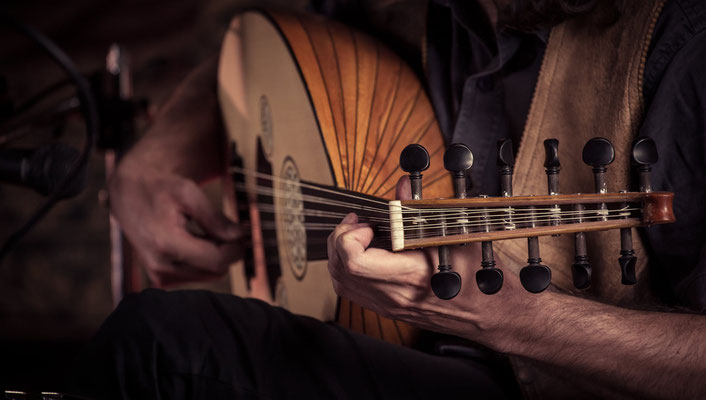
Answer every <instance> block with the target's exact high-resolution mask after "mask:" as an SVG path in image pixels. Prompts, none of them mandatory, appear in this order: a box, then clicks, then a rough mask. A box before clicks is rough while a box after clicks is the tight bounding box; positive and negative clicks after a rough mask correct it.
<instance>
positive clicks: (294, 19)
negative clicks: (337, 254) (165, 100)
mask: <svg viewBox="0 0 706 400" xmlns="http://www.w3.org/2000/svg"><path fill="white" fill-rule="evenodd" d="M218 88H219V98H220V104H221V109H222V114H223V119H224V123H225V127H226V129H227V131H228V140H229V142H230V145H229V146H227V148H228V149H229V157H228V160H229V169H228V170H229V174H228V178H227V179H226V181H225V185H224V187H225V190H224V209H225V211H226V213H227V214H228V215H229V216H230V217H231V218H233V219H235V220H238V221H240V223H242V224H243V225H244V226H249V227H250V228H251V232H250V233H251V235H250V236H251V238H250V239H251V249H252V251H251V252H249V253H248V256H246V257H245V258H244V260H242V261H240V262H238V263H236V264H234V265H233V266H232V267H231V282H232V288H233V292H234V293H235V294H237V295H240V296H253V297H258V298H260V299H263V300H265V301H268V302H270V303H272V304H275V305H279V306H282V307H285V308H287V309H289V310H291V311H292V312H295V313H298V314H304V315H308V316H312V317H315V318H318V319H321V320H337V321H338V322H339V323H340V324H342V325H343V326H346V327H348V328H351V329H353V330H356V331H361V332H364V333H366V334H368V335H371V336H373V337H378V338H382V339H384V340H387V341H390V342H393V343H399V344H405V345H412V344H413V343H414V340H415V337H416V331H415V330H413V329H411V328H410V327H409V326H407V325H406V324H404V323H400V322H398V321H391V320H388V319H385V318H382V317H380V316H378V315H377V314H375V313H373V312H371V311H369V310H365V309H363V308H361V307H359V306H357V305H355V304H351V303H350V302H348V301H347V300H345V299H338V298H337V297H336V295H335V293H334V291H333V287H332V284H331V281H330V278H329V276H328V270H327V254H326V239H327V237H328V235H329V233H330V232H331V231H332V230H333V228H334V227H335V226H336V225H337V224H338V223H339V222H340V220H341V219H342V218H343V216H345V214H347V213H348V212H350V211H354V212H356V213H357V214H358V215H359V216H360V218H361V220H364V221H369V222H370V223H371V225H373V226H374V228H375V230H376V235H375V239H374V241H373V243H372V245H374V246H377V247H384V248H389V249H391V250H394V251H399V250H404V249H410V248H420V247H438V252H439V260H440V265H439V267H438V272H437V273H436V274H435V275H433V277H432V282H431V285H432V289H433V290H434V293H435V294H436V295H437V296H439V297H441V298H445V299H451V298H453V297H454V296H455V295H456V294H457V293H458V292H459V290H461V288H462V287H463V285H468V284H471V283H469V282H472V281H473V277H461V276H460V275H459V274H458V273H456V272H454V271H453V266H451V265H449V263H448V258H449V257H448V251H449V249H450V247H451V246H456V245H460V244H463V243H467V242H481V243H482V244H481V246H482V250H483V251H482V254H483V261H482V267H483V268H482V269H481V270H479V271H478V273H477V274H476V277H475V281H476V282H475V284H476V285H477V286H478V288H480V290H481V291H482V292H484V293H486V294H493V293H496V292H497V291H499V290H501V287H502V282H503V275H502V271H501V270H500V269H498V268H496V267H495V261H494V255H493V249H492V242H493V241H496V240H503V239H512V238H527V241H528V265H527V266H526V267H525V268H523V269H522V271H521V273H520V279H521V281H522V284H523V286H524V287H525V288H526V289H527V290H529V291H531V292H534V293H537V292H541V291H542V290H544V289H546V287H547V286H548V285H549V284H550V282H551V269H550V268H549V267H547V266H545V265H542V264H541V262H542V261H541V257H540V251H539V243H538V240H537V237H538V236H544V235H560V234H561V235H574V236H575V243H576V258H575V259H576V262H575V263H574V265H573V266H572V269H573V272H574V284H575V285H576V287H577V288H586V287H588V286H589V285H590V276H591V266H590V261H589V260H588V257H587V255H586V254H587V253H586V244H585V233H586V232H590V231H595V230H609V229H620V232H621V244H622V251H621V257H620V261H619V263H620V267H621V271H622V276H623V283H626V284H630V283H634V280H635V278H634V265H635V258H634V255H633V252H632V238H631V228H632V227H636V226H645V225H652V224H658V223H666V222H671V221H673V220H674V215H673V213H672V210H671V201H672V196H673V195H672V194H671V193H659V192H652V190H651V188H650V187H649V177H648V172H649V164H651V163H654V162H656V152H655V151H654V144H653V143H652V142H651V141H650V140H649V139H641V140H639V141H637V142H636V143H635V146H634V149H633V161H634V162H635V163H636V164H638V165H639V166H640V168H641V172H640V174H641V190H640V191H639V192H630V193H628V192H624V193H623V192H620V193H608V191H607V185H606V182H605V178H604V173H605V169H606V166H607V165H608V164H610V162H611V161H612V160H613V158H614V156H615V154H614V153H613V150H612V146H611V145H610V142H608V141H607V140H605V139H600V138H597V139H593V140H591V141H589V143H587V145H586V147H585V148H584V161H585V162H586V163H588V164H589V165H591V166H592V167H593V171H594V174H595V180H596V188H595V189H596V190H595V191H596V193H593V194H573V195H564V194H559V193H560V192H559V181H558V174H559V170H560V163H559V158H558V142H557V141H556V140H549V141H547V142H545V147H546V151H547V159H546V160H547V161H546V163H545V167H546V172H547V176H548V184H549V185H548V193H549V194H548V195H542V196H517V197H513V196H512V169H513V164H514V159H513V154H512V147H511V143H509V141H501V142H500V143H499V144H498V167H499V171H500V174H501V183H502V193H503V196H502V197H495V198H493V197H476V198H469V197H468V196H467V192H466V181H467V179H466V172H467V170H468V169H469V168H471V166H472V163H473V157H472V153H471V151H470V150H469V149H468V148H466V147H465V146H463V145H461V144H454V145H451V146H449V147H448V148H446V146H445V145H444V142H443V138H442V135H441V132H440V130H439V127H438V125H437V123H436V121H435V119H434V115H433V110H432V108H431V105H430V103H429V101H428V99H427V97H426V95H425V93H424V90H423V88H422V86H421V85H420V83H419V82H418V80H417V78H416V76H415V74H414V73H413V72H412V71H411V70H410V69H409V67H407V66H406V65H404V63H403V62H402V61H401V60H400V59H399V58H398V57H396V56H395V55H394V54H393V53H392V52H391V51H389V50H387V49H386V48H384V47H382V46H381V45H379V44H378V43H376V42H375V41H374V40H372V39H371V38H369V37H367V36H366V35H363V34H361V33H359V32H355V31H353V30H351V29H349V28H347V27H344V26H342V25H339V24H337V23H334V22H331V21H327V20H324V19H320V18H316V17H312V16H292V15H284V14H277V13H265V12H255V11H253V12H247V13H244V14H242V15H239V16H237V17H236V18H235V19H234V20H233V21H232V23H231V25H230V28H229V31H228V33H227V34H226V37H225V40H224V42H223V48H222V52H221V58H220V66H219V84H218ZM410 143H414V144H413V145H409V144H410ZM447 170H448V171H450V172H451V174H449V173H448V172H447ZM403 174H409V175H410V179H411V182H412V189H413V193H412V194H413V200H409V201H396V200H394V199H393V197H394V193H395V184H396V182H397V180H398V178H399V177H400V176H402V175H403ZM422 175H423V176H424V185H423V191H424V196H422ZM425 198H427V199H433V200H427V199H425ZM464 279H465V280H464Z"/></svg>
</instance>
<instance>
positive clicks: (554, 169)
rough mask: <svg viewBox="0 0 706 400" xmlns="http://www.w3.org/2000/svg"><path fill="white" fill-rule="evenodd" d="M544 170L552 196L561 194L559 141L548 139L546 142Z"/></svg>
mask: <svg viewBox="0 0 706 400" xmlns="http://www.w3.org/2000/svg"><path fill="white" fill-rule="evenodd" d="M544 152H545V157H544V169H545V171H546V173H547V189H548V191H549V194H550V195H554V194H559V171H561V163H560V162H559V141H558V140H556V139H547V140H545V141H544Z"/></svg>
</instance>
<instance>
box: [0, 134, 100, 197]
mask: <svg viewBox="0 0 706 400" xmlns="http://www.w3.org/2000/svg"><path fill="white" fill-rule="evenodd" d="M78 158H79V152H78V150H76V149H74V148H73V147H71V146H69V145H66V144H64V143H50V144H46V145H44V146H42V147H39V148H37V149H7V150H0V182H7V183H12V184H15V185H20V186H26V187H29V188H31V189H33V190H34V191H36V192H38V193H40V194H42V195H44V196H49V195H52V194H54V192H56V191H57V190H58V189H59V184H60V183H61V182H62V181H63V180H64V179H65V178H66V177H67V176H68V175H69V172H71V167H72V166H73V165H74V163H75V162H76V160H77V159H78ZM85 183H86V169H85V168H84V169H83V170H82V171H80V172H79V173H78V175H76V177H75V178H74V179H73V180H72V182H70V183H69V184H68V186H66V188H65V189H64V191H63V192H62V193H61V194H60V198H62V199H66V198H69V197H73V196H76V195H77V194H79V193H81V191H82V190H83V188H84V186H85Z"/></svg>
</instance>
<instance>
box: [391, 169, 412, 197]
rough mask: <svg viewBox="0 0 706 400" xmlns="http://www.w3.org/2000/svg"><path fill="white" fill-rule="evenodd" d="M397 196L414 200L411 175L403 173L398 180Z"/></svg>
mask: <svg viewBox="0 0 706 400" xmlns="http://www.w3.org/2000/svg"><path fill="white" fill-rule="evenodd" d="M395 198H396V199H397V200H412V183H410V181H409V176H407V175H402V176H401V177H400V179H399V180H398V181H397V187H396V190H395Z"/></svg>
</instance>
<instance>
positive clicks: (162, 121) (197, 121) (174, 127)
mask: <svg viewBox="0 0 706 400" xmlns="http://www.w3.org/2000/svg"><path fill="white" fill-rule="evenodd" d="M217 65H218V63H217V60H216V58H215V57H214V58H212V59H209V60H207V61H205V62H204V63H202V64H201V65H200V66H199V67H198V68H196V69H195V70H194V71H193V72H192V73H191V74H189V76H188V77H187V78H186V79H185V80H184V81H183V82H182V83H181V84H180V85H179V87H178V88H177V89H176V90H175V92H174V94H173V95H172V96H171V98H170V99H169V100H168V101H167V102H166V104H164V106H163V107H162V108H161V109H160V111H159V112H158V114H157V116H156V117H155V119H154V123H153V125H152V126H151V127H150V128H149V129H148V131H147V132H146V133H145V135H144V136H143V137H142V138H141V140H140V141H139V142H138V143H137V144H136V145H135V146H134V148H133V149H132V150H131V151H130V152H129V153H128V155H127V156H126V158H125V159H126V161H128V162H133V163H135V164H140V165H145V166H149V167H152V168H156V169H159V170H162V171H166V172H170V173H176V174H179V175H182V176H185V177H188V178H191V179H193V180H195V181H202V180H204V179H206V178H209V177H212V176H214V175H217V174H219V173H221V172H222V169H223V165H224V164H223V155H224V146H223V143H224V142H223V140H224V139H223V129H222V126H221V122H220V115H219V111H218V100H217V92H216V73H217Z"/></svg>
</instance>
